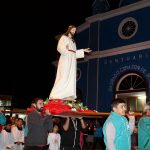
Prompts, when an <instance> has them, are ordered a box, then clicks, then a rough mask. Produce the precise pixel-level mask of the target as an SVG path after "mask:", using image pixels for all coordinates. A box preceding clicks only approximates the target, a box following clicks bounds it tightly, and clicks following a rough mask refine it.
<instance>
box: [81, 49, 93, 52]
mask: <svg viewBox="0 0 150 150" xmlns="http://www.w3.org/2000/svg"><path fill="white" fill-rule="evenodd" d="M83 51H84V52H86V53H90V52H91V51H92V50H91V49H90V48H84V49H83Z"/></svg>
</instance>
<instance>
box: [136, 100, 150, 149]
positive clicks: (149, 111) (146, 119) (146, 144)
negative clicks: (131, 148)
mask: <svg viewBox="0 0 150 150" xmlns="http://www.w3.org/2000/svg"><path fill="white" fill-rule="evenodd" d="M138 150H150V102H147V103H146V105H145V107H144V112H143V116H142V117H141V118H140V120H139V122H138Z"/></svg>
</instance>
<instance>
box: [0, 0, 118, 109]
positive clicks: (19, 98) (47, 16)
mask: <svg viewBox="0 0 150 150" xmlns="http://www.w3.org/2000/svg"><path fill="white" fill-rule="evenodd" d="M113 1H114V2H113ZM113 1H111V3H112V2H113V3H112V6H113V5H114V4H115V3H116V1H117V0H116V1H115V0H113ZM93 2H94V0H59V1H57V0H55V1H52V0H49V1H45V0H43V1H41V2H39V3H38V2H33V1H32V3H31V1H30V2H27V1H21V2H20V1H19V2H18V1H17V2H15V1H11V2H8V1H7V2H6V3H3V4H2V3H1V4H0V24H1V27H0V37H1V40H0V41H1V42H0V94H1V95H12V96H13V107H18V108H26V107H28V106H29V105H30V102H31V101H32V100H33V98H35V97H42V98H44V99H46V98H48V96H49V93H50V91H51V88H52V86H53V83H54V79H55V67H54V66H53V65H52V62H53V61H55V60H56V59H57V58H58V53H57V51H56V44H57V41H56V40H55V38H54V37H55V36H56V35H58V34H61V33H63V32H65V31H66V29H67V27H68V25H70V24H74V25H76V26H79V25H81V24H82V23H84V22H85V18H87V17H89V16H91V15H92V3H93ZM114 6H115V5H114Z"/></svg>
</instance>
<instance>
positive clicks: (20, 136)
mask: <svg viewBox="0 0 150 150" xmlns="http://www.w3.org/2000/svg"><path fill="white" fill-rule="evenodd" d="M11 131H12V134H13V137H14V142H23V143H24V130H23V129H22V130H18V128H17V127H16V126H13V127H12V130H11ZM23 147H24V145H22V144H20V145H17V144H15V147H14V150H23Z"/></svg>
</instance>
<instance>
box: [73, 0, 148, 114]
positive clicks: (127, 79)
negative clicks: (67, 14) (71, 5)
mask: <svg viewBox="0 0 150 150" xmlns="http://www.w3.org/2000/svg"><path fill="white" fill-rule="evenodd" d="M149 14H150V1H149V0H142V1H138V2H136V3H133V4H130V5H127V6H123V7H120V8H117V9H114V10H111V11H108V12H105V13H101V14H96V15H93V16H91V17H88V18H86V21H85V23H84V24H82V25H80V26H79V27H78V34H77V40H76V41H77V46H78V49H80V48H83V47H85V48H86V47H90V48H91V49H92V50H93V52H92V53H91V54H90V55H87V56H86V57H85V59H84V60H79V61H78V70H77V73H78V75H77V77H78V78H77V87H78V88H79V89H80V90H81V91H82V95H83V103H84V105H87V106H88V107H89V108H90V109H95V110H97V111H104V112H107V111H110V109H111V108H110V104H111V102H112V100H113V99H114V98H117V97H120V98H124V99H125V100H126V102H127V106H128V110H132V111H142V110H143V107H144V104H145V102H146V101H149V100H150V22H149V19H148V18H149Z"/></svg>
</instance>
